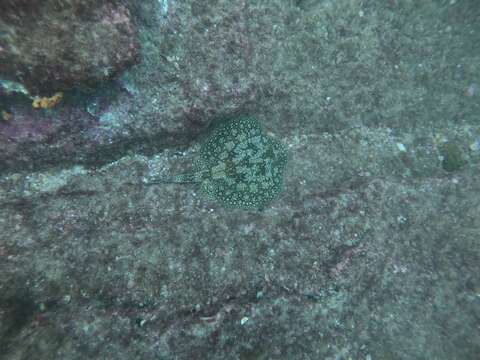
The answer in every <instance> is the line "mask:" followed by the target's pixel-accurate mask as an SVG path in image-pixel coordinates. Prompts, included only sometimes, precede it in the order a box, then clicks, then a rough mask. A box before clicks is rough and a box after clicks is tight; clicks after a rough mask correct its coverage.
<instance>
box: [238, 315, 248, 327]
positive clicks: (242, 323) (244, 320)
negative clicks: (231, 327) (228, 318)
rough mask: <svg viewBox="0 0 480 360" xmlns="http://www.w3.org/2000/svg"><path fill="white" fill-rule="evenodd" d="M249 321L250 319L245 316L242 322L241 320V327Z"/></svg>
mask: <svg viewBox="0 0 480 360" xmlns="http://www.w3.org/2000/svg"><path fill="white" fill-rule="evenodd" d="M247 321H248V317H246V316H244V317H243V318H242V319H241V320H240V325H245V323H246V322H247Z"/></svg>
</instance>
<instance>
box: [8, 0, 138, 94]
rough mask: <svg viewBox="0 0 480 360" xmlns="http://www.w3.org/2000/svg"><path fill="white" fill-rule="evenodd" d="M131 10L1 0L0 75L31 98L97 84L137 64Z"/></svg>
mask: <svg viewBox="0 0 480 360" xmlns="http://www.w3.org/2000/svg"><path fill="white" fill-rule="evenodd" d="M138 45H139V44H138V41H137V37H136V31H135V27H134V26H133V24H132V20H131V16H130V12H129V10H128V9H127V8H126V7H125V6H124V5H122V4H120V2H119V1H115V0H101V1H93V0H67V1H64V0H62V1H59V0H40V1H28V0H3V1H2V2H1V3H0V77H1V78H6V79H8V80H11V81H17V82H19V83H22V84H23V85H24V86H25V87H26V88H27V90H29V91H30V93H32V94H33V95H51V94H52V93H53V92H57V91H62V90H66V89H71V88H72V87H75V86H88V85H91V86H92V85H95V84H96V83H98V82H100V81H103V80H106V79H109V78H111V77H112V76H113V75H114V74H116V73H118V72H120V71H122V70H123V69H124V68H125V67H126V66H128V65H131V64H132V63H134V62H135V59H136V57H137V55H138Z"/></svg>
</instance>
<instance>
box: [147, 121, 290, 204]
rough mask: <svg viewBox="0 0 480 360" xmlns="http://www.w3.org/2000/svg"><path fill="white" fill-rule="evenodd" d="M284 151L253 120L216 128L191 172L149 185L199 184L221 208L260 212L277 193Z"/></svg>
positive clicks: (284, 158) (202, 147)
mask: <svg viewBox="0 0 480 360" xmlns="http://www.w3.org/2000/svg"><path fill="white" fill-rule="evenodd" d="M286 164H287V151H286V149H285V147H284V146H283V145H282V144H281V143H280V142H279V141H277V140H275V139H273V138H271V137H269V136H267V135H265V134H264V133H263V131H262V128H261V127H260V124H259V123H258V121H257V120H256V119H255V118H254V117H240V118H237V119H233V120H229V121H226V122H224V123H222V124H220V125H219V126H217V127H216V128H215V129H214V130H213V132H212V134H211V135H210V136H209V137H208V138H207V139H206V141H205V142H204V143H203V144H202V145H201V148H200V154H199V157H198V158H197V159H196V161H195V162H194V171H193V172H192V173H189V174H180V175H177V176H173V177H172V178H170V179H160V180H156V181H154V182H150V183H165V182H174V183H185V182H192V183H199V184H200V190H201V192H202V193H203V194H205V195H206V196H207V197H208V198H210V199H212V200H215V201H218V202H220V203H221V204H223V205H224V206H227V207H233V208H241V209H261V208H263V207H264V206H265V205H266V204H267V203H268V202H270V201H271V200H273V199H274V198H275V197H276V196H277V195H278V194H279V193H280V191H281V189H282V183H283V174H284V170H285V167H286Z"/></svg>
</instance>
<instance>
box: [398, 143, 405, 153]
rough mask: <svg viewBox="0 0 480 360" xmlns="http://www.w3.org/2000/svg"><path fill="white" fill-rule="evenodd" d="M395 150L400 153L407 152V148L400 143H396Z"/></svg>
mask: <svg viewBox="0 0 480 360" xmlns="http://www.w3.org/2000/svg"><path fill="white" fill-rule="evenodd" d="M397 149H398V151H401V152H406V151H407V148H406V147H405V145H404V144H402V143H400V142H397Z"/></svg>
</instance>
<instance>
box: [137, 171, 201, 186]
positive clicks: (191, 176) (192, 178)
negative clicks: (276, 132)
mask: <svg viewBox="0 0 480 360" xmlns="http://www.w3.org/2000/svg"><path fill="white" fill-rule="evenodd" d="M198 182H200V180H199V179H198V176H197V175H196V174H195V173H188V174H179V175H175V176H171V177H164V178H156V179H153V180H148V179H144V181H143V183H144V184H146V185H155V184H174V183H175V184H186V183H198Z"/></svg>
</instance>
